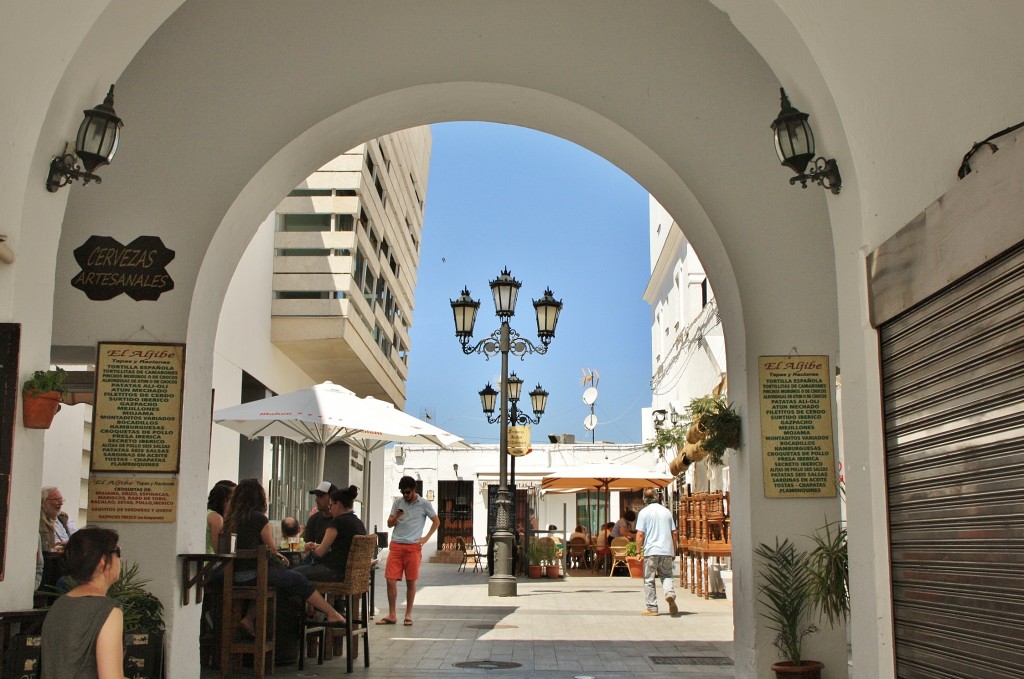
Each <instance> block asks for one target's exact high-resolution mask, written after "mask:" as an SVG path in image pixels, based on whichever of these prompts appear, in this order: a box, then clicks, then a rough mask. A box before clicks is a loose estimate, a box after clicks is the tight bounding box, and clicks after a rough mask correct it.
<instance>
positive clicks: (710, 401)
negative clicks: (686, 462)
mask: <svg viewBox="0 0 1024 679" xmlns="http://www.w3.org/2000/svg"><path fill="white" fill-rule="evenodd" d="M686 416H687V418H688V420H689V427H688V428H687V431H686V444H685V445H684V447H683V450H684V453H685V454H686V457H688V458H689V459H690V460H691V461H693V462H697V461H699V460H701V459H703V458H704V457H707V458H708V460H709V461H710V462H711V464H714V465H719V466H721V465H722V463H723V456H724V455H725V450H726V449H727V448H739V446H740V431H741V430H740V426H741V424H742V421H741V419H740V416H739V414H738V413H737V412H736V411H735V410H733V408H732V407H731V406H730V405H729V403H728V401H726V400H725V398H724V397H722V396H717V395H713V394H712V395H708V396H697V397H695V398H693V399H691V400H690V403H689V405H687V406H686Z"/></svg>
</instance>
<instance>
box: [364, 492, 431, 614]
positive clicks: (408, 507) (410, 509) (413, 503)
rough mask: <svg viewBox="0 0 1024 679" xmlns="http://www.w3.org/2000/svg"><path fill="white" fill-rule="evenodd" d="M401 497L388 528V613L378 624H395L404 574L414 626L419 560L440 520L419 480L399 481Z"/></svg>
mask: <svg viewBox="0 0 1024 679" xmlns="http://www.w3.org/2000/svg"><path fill="white" fill-rule="evenodd" d="M398 490H399V491H400V492H401V493H402V497H400V498H398V499H397V500H395V502H394V504H392V505H391V514H390V515H389V516H388V528H394V529H395V530H394V532H392V533H391V549H390V551H389V552H388V565H387V568H386V569H385V570H384V577H385V578H387V581H388V615H387V617H386V618H381V619H380V620H378V621H377V624H378V625H394V624H395V623H396V622H398V613H397V605H398V581H399V580H401V579H402V574H403V573H404V574H405V589H406V601H405V626H406V627H408V626H410V625H412V604H413V601H415V599H416V581H417V580H419V578H420V562H421V561H423V545H424V544H425V543H426V542H427V541H428V540H430V536H432V535H433V534H434V531H436V530H437V527H438V525H440V523H441V520H440V519H438V518H437V512H436V511H434V505H432V504H430V502H429V501H428V500H426V499H424V498H422V497H420V496H419V495H417V494H416V479H414V478H412V477H411V476H403V477H402V478H401V479H400V480H399V481H398ZM427 519H430V530H429V531H427V534H426V535H424V534H423V526H424V525H426V523H427Z"/></svg>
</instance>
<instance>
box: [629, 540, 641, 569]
mask: <svg viewBox="0 0 1024 679" xmlns="http://www.w3.org/2000/svg"><path fill="white" fill-rule="evenodd" d="M641 556H643V550H642V549H641V550H638V549H637V548H636V541H635V540H631V541H630V542H629V543H628V544H627V545H626V565H627V566H628V567H629V577H631V578H642V577H644V565H643V563H641V561H640V557H641Z"/></svg>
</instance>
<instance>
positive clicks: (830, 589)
mask: <svg viewBox="0 0 1024 679" xmlns="http://www.w3.org/2000/svg"><path fill="white" fill-rule="evenodd" d="M810 538H811V541H812V542H813V543H814V548H813V549H812V550H811V551H810V553H808V555H807V568H808V570H809V571H810V573H811V594H812V597H813V599H814V606H815V608H816V609H817V610H818V612H819V614H820V615H823V616H824V617H825V618H826V619H827V620H828V624H829V625H830V626H832V627H835V626H836V623H838V622H840V621H846V620H847V619H848V618H849V617H850V559H849V552H848V550H847V544H846V526H845V525H843V523H842V522H841V521H837V522H835V523H826V524H825V526H824V527H822V529H821V530H820V531H818V532H816V533H814V534H813V535H811V536H810Z"/></svg>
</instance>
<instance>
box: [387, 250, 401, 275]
mask: <svg viewBox="0 0 1024 679" xmlns="http://www.w3.org/2000/svg"><path fill="white" fill-rule="evenodd" d="M388 265H389V266H390V267H391V273H393V274H395V275H396V276H397V275H398V272H399V270H400V269H401V267H400V266H398V262H396V261H395V256H394V255H391V258H390V259H389V260H388Z"/></svg>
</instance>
